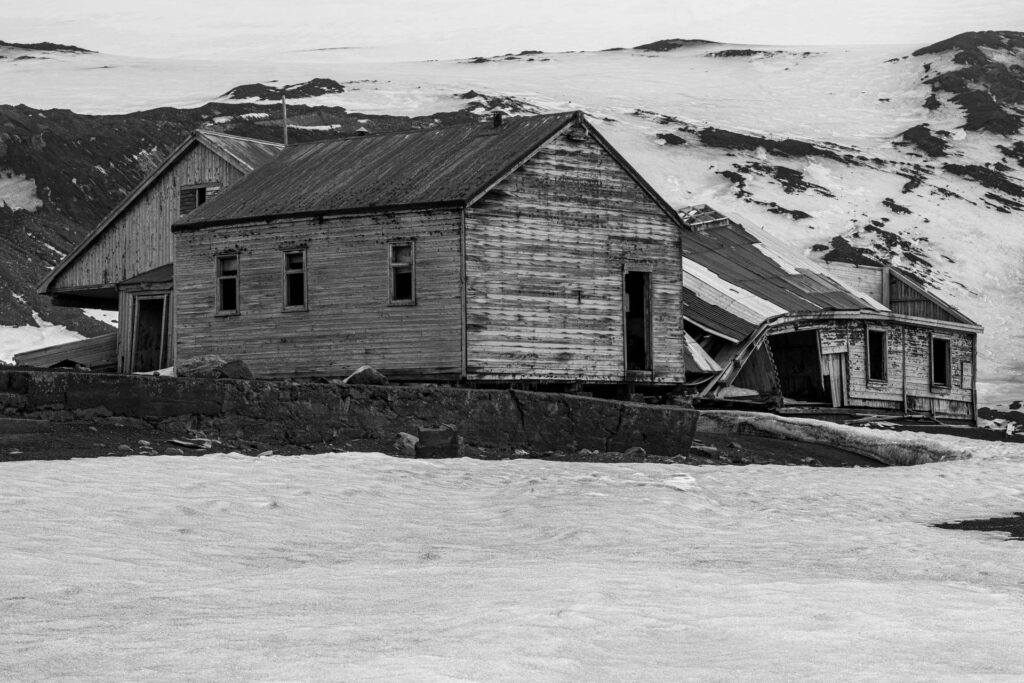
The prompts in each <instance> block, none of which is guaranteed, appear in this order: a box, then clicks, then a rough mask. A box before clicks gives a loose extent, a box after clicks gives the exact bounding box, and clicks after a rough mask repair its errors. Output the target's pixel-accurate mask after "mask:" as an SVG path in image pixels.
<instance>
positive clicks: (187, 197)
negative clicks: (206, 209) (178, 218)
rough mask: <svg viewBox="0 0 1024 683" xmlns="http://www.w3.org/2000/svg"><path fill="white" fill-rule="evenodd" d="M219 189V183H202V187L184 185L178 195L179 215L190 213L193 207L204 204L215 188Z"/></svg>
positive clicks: (214, 192)
mask: <svg viewBox="0 0 1024 683" xmlns="http://www.w3.org/2000/svg"><path fill="white" fill-rule="evenodd" d="M219 189H220V185H204V186H202V187H186V188H183V189H182V190H181V194H180V195H179V196H180V209H181V215H183V216H184V215H185V214H187V213H191V212H192V211H194V210H195V209H197V208H199V207H200V206H202V205H203V204H205V203H206V202H207V201H208V200H209V199H210V198H211V197H213V195H214V194H216V193H217V190H219Z"/></svg>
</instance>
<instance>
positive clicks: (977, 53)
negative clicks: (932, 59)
mask: <svg viewBox="0 0 1024 683" xmlns="http://www.w3.org/2000/svg"><path fill="white" fill-rule="evenodd" d="M985 50H989V51H993V50H994V51H998V52H1002V53H1004V54H1008V55H1009V56H1011V57H1014V56H1016V57H1019V56H1020V55H1021V54H1024V33H1019V32H1016V31H969V32H967V33H961V34H959V35H956V36H953V37H952V38H948V39H946V40H942V41H939V42H938V43H935V44H933V45H929V46H927V47H923V48H921V49H919V50H915V51H914V53H913V54H914V55H915V56H920V55H926V54H941V53H945V52H951V51H952V52H955V54H954V55H953V62H954V63H955V64H957V65H959V66H960V67H961V68H958V69H954V70H952V71H947V72H945V73H940V74H937V75H935V76H933V77H932V78H930V79H929V80H927V81H925V82H926V83H928V85H930V86H931V88H932V90H933V93H932V96H931V97H929V99H928V101H926V103H925V106H926V107H929V108H934V105H936V104H937V103H938V100H937V99H935V97H934V95H935V93H936V92H946V93H949V94H951V95H952V100H953V102H954V103H956V104H957V105H959V106H960V107H961V108H962V109H963V110H964V113H965V114H966V116H967V123H966V124H965V125H964V128H966V129H967V130H987V131H989V132H991V133H997V134H1000V135H1013V134H1015V133H1017V132H1018V131H1019V130H1020V128H1021V125H1022V123H1024V117H1022V115H1021V109H1020V108H1021V107H1022V106H1024V66H1021V64H1020V63H1019V62H1016V63H1015V61H1014V60H1013V59H1010V60H999V59H996V58H994V57H992V56H990V54H987V53H986V52H985Z"/></svg>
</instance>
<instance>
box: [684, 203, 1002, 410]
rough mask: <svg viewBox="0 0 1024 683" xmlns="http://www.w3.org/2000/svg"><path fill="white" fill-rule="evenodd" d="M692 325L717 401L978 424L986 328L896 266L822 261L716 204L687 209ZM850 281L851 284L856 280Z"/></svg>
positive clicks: (698, 374) (699, 384)
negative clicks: (981, 340) (980, 345)
mask: <svg viewBox="0 0 1024 683" xmlns="http://www.w3.org/2000/svg"><path fill="white" fill-rule="evenodd" d="M682 215H683V217H684V221H685V222H686V223H687V225H688V226H689V227H690V228H691V232H690V233H689V234H688V238H687V239H686V240H684V248H683V251H684V257H683V271H684V273H685V280H684V283H685V288H684V289H685V296H686V316H685V317H686V325H687V331H688V332H689V334H690V336H691V337H693V338H695V339H697V340H698V342H699V344H700V345H701V348H702V349H703V350H704V351H705V353H706V355H707V357H708V358H710V359H711V360H713V361H714V365H713V366H708V365H707V364H706V363H705V367H704V368H703V369H698V368H696V367H695V366H694V365H691V366H689V367H690V369H691V373H690V376H689V380H690V385H691V386H692V387H693V388H694V390H695V393H696V394H697V395H699V396H700V397H704V398H706V399H722V400H727V401H729V402H730V403H732V404H733V405H743V403H744V402H750V404H751V405H753V404H756V403H761V404H765V403H768V404H770V405H771V406H772V407H774V408H776V409H781V410H782V411H783V412H785V411H787V410H788V411H789V412H815V413H819V414H820V413H822V412H837V413H842V412H860V413H864V412H869V413H871V412H877V413H925V414H928V415H931V416H934V417H939V418H943V419H946V420H951V421H964V422H973V421H974V420H975V418H976V415H975V411H976V405H977V390H976V375H975V367H976V362H977V335H978V334H979V333H980V332H981V331H982V328H981V327H980V326H979V325H978V324H977V323H975V322H974V321H972V320H971V319H969V318H968V317H966V316H965V315H963V314H962V313H961V312H959V311H958V310H956V309H955V308H953V307H952V306H950V305H949V304H947V303H945V302H943V301H942V300H940V299H939V298H938V297H936V296H935V295H934V294H932V293H930V292H929V291H927V289H926V288H925V286H924V285H923V284H922V283H921V282H919V281H917V280H916V279H914V278H913V277H911V276H909V275H908V274H906V273H903V272H901V271H899V270H897V269H895V268H890V267H881V266H879V267H870V266H854V265H850V264H845V263H829V264H820V263H818V262H815V261H813V260H811V259H809V258H806V257H804V256H802V255H801V254H799V253H797V252H795V251H794V250H793V249H792V248H790V247H789V246H788V245H785V244H783V243H781V242H780V241H779V240H777V239H775V238H773V237H772V236H771V235H770V234H769V233H767V232H766V231H764V230H761V229H758V228H754V227H751V226H749V225H746V224H744V222H743V221H742V220H741V219H737V218H730V217H726V216H725V215H723V214H721V213H719V212H717V211H715V210H714V209H711V208H709V207H706V206H701V207H693V208H691V209H684V210H683V211H682ZM847 283H849V284H847Z"/></svg>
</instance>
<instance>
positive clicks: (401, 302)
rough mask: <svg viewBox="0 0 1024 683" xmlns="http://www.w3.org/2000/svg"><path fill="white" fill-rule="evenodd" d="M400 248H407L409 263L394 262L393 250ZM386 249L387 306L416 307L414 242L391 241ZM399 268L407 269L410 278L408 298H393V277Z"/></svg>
mask: <svg viewBox="0 0 1024 683" xmlns="http://www.w3.org/2000/svg"><path fill="white" fill-rule="evenodd" d="M400 247H409V262H408V263H406V262H404V261H399V262H396V261H395V250H396V249H397V248H400ZM387 248H388V273H387V277H388V305H389V306H415V305H416V240H415V239H403V240H392V241H389V242H388V243H387ZM399 268H409V276H410V285H409V288H410V298H408V299H396V298H395V289H396V287H395V284H396V281H395V276H396V275H397V272H396V271H397V270H398V269H399Z"/></svg>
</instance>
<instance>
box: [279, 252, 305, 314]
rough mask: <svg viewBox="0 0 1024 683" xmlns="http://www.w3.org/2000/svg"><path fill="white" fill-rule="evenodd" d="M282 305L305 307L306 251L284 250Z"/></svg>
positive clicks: (298, 308) (295, 308) (294, 307)
mask: <svg viewBox="0 0 1024 683" xmlns="http://www.w3.org/2000/svg"><path fill="white" fill-rule="evenodd" d="M284 307H285V308H288V309H294V310H305V308H306V252H305V251H286V252H285V254H284Z"/></svg>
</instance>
